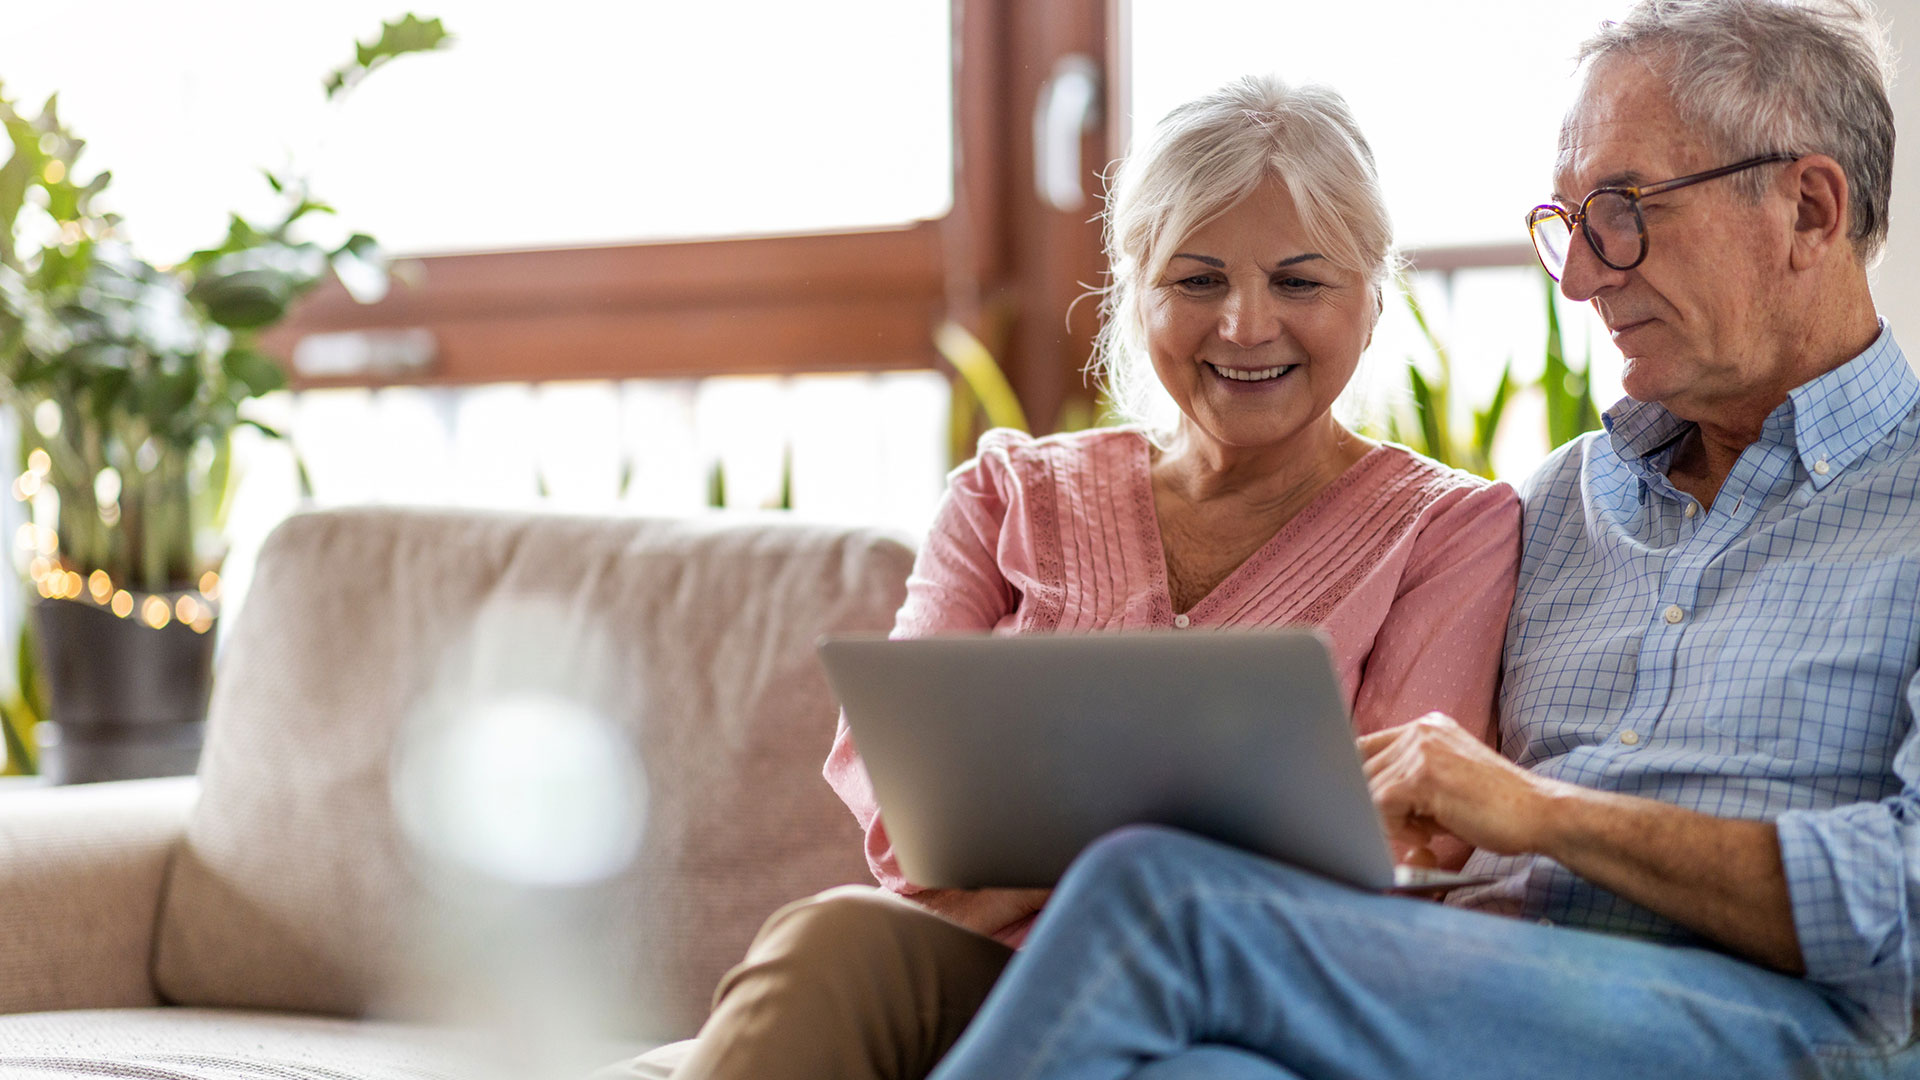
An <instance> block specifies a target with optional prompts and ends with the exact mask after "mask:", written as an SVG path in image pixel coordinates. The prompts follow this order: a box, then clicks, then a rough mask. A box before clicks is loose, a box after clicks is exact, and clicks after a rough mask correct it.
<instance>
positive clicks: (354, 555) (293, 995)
mask: <svg viewBox="0 0 1920 1080" xmlns="http://www.w3.org/2000/svg"><path fill="white" fill-rule="evenodd" d="M911 563H912V553H911V550H910V549H909V548H908V547H907V546H906V545H905V544H902V543H901V542H899V541H898V540H896V539H893V538H891V537H889V536H887V535H884V534H880V533H875V532H868V531H861V530H849V529H844V528H832V527H825V526H808V525H799V524H794V523H791V522H785V521H781V522H766V523H755V524H738V523H735V522H732V521H729V522H727V523H722V522H720V521H718V520H694V521H658V520H607V519H577V518H563V517H531V516H525V515H505V514H501V515H488V514H474V513H451V512H449V513H436V512H422V511H399V510H357V511H343V512H327V513H318V514H311V515H306V516H302V517H298V518H295V519H293V520H290V521H289V522H287V523H285V524H284V525H283V526H281V528H280V529H279V530H278V531H277V532H276V533H275V534H274V535H273V536H272V537H271V538H270V540H269V541H268V543H267V544H266V546H265V548H264V550H263V552H262V554H261V557H260V560H259V563H258V568H257V571H256V575H255V578H254V582H253V585H252V588H251V590H250V592H249V595H248V597H247V599H246V603H245V609H244V610H243V611H241V612H240V614H239V616H238V621H237V623H236V625H234V626H233V627H232V628H231V633H230V636H229V638H228V642H227V645H226V649H225V652H224V654H223V655H222V658H221V662H220V666H219V672H218V675H217V677H216V682H215V688H214V695H213V700H212V703H211V707H210V712H209V717H208V728H207V744H206V749H205V752H204V755H203V757H202V760H201V766H200V786H201V792H200V798H199V802H198V805H197V806H196V807H195V808H194V810H193V812H192V815H191V817H190V818H189V820H188V821H187V825H186V830H185V835H184V839H183V840H182V841H181V843H180V844H179V847H178V850H177V851H176V852H175V854H174V858H173V863H172V867H171V872H170V873H169V875H168V877H167V880H166V884H165V886H164V890H163V892H162V893H161V897H160V916H159V920H158V924H157V925H158V929H157V941H156V943H155V952H154V961H153V976H154V982H155V985H156V986H157V988H158V991H159V994H160V996H161V997H162V998H163V999H164V1000H166V1001H167V1002H169V1003H172V1004H176V1005H184V1006H202V1007H227V1008H240V1009H273V1010H287V1011H292V1012H300V1013H317V1014H325V1015H333V1016H345V1017H351V1016H360V1015H364V1014H368V1013H373V1014H393V1013H396V1012H397V1013H401V1014H404V1013H406V1007H405V1006H404V1005H396V998H395V995H396V994H397V993H398V992H399V988H403V987H405V986H407V985H408V984H409V983H410V982H411V981H412V979H413V975H414V973H415V972H417V969H418V966H419V964H420V962H421V952H420V943H421V940H422V937H423V935H425V932H426V931H427V930H428V929H430V928H432V927H434V926H436V925H439V923H440V922H441V921H443V910H442V909H443V908H444V906H445V901H446V897H447V893H446V891H445V890H446V884H445V880H446V879H445V878H443V877H437V876H435V875H436V873H437V871H434V870H433V869H432V866H431V864H430V860H428V859H427V857H426V856H425V855H423V853H422V849H421V847H420V845H419V844H418V843H414V842H410V841H409V838H408V835H407V834H406V833H405V831H404V830H403V829H402V828H401V826H400V823H399V821H398V819H397V817H396V810H395V796H394V788H393V783H394V764H393V763H394V758H395V750H396V746H397V745H398V744H399V742H400V741H401V740H402V738H403V733H404V732H405V731H407V730H409V725H413V724H418V723H419V722H420V720H419V717H420V716H421V715H423V710H426V709H427V704H426V703H429V702H433V701H438V702H439V704H438V705H437V706H435V708H437V709H438V712H439V713H440V714H449V713H451V714H454V715H458V714H460V713H461V711H462V710H463V709H484V708H485V707H487V706H488V704H489V703H490V702H495V701H497V700H498V699H499V698H500V697H501V696H502V695H506V694H511V693H512V692H513V691H514V689H515V685H516V684H515V683H514V678H515V677H516V676H515V665H516V663H519V664H521V666H526V665H525V658H526V656H527V655H528V654H529V652H532V653H539V652H540V651H541V650H542V649H546V650H549V651H550V653H551V656H552V658H553V662H552V663H548V664H544V665H536V666H538V667H540V671H532V670H529V671H526V672H522V674H526V675H528V677H529V678H531V679H533V680H534V681H535V682H538V681H539V679H540V678H546V679H547V680H549V685H548V688H549V689H551V684H552V682H553V680H554V679H555V677H556V676H555V670H559V672H560V677H559V679H558V681H559V683H560V684H561V685H562V686H568V685H571V686H576V687H577V688H578V689H579V692H580V695H581V696H582V699H583V700H584V702H585V703H586V704H587V705H588V706H589V707H590V708H591V709H593V710H595V711H597V712H598V713H600V714H603V715H604V716H605V717H606V718H608V719H610V720H611V721H612V722H613V725H614V729H615V730H617V732H618V733H619V735H620V737H621V738H622V739H623V740H625V741H627V742H628V743H629V744H630V745H631V746H633V747H636V748H637V750H638V754H639V760H640V762H641V764H642V767H643V769H644V776H645V785H646V792H647V802H646V807H647V812H646V817H645V825H644V832H643V833H642V835H641V839H640V846H639V850H638V854H637V856H636V857H635V858H634V859H633V860H632V861H631V862H630V863H629V864H628V865H626V866H625V868H624V869H622V870H620V871H619V872H618V873H617V874H615V875H614V876H613V877H612V878H611V879H610V880H608V881H606V882H604V883H603V884H601V885H599V886H597V888H596V890H595V892H596V895H597V896H598V897H599V900H598V901H596V902H595V903H593V904H590V905H584V906H581V907H580V908H579V911H581V912H583V913H585V914H582V915H580V916H579V918H580V920H582V921H580V922H577V923H576V924H575V925H574V926H572V927H571V928H570V929H571V930H572V931H573V932H574V933H575V934H576V936H577V938H579V939H580V940H584V941H588V942H590V943H591V945H592V948H593V950H594V951H595V953H596V954H598V955H600V956H602V957H606V958H611V959H612V960H613V961H614V963H615V965H616V966H617V967H618V968H619V969H620V970H621V971H622V972H623V973H624V976H623V977H624V978H625V979H626V980H627V986H626V987H625V990H627V991H628V992H629V993H630V998H631V1001H632V1003H633V1004H632V1007H631V1013H632V1015H631V1022H630V1025H626V1026H625V1027H624V1030H623V1031H622V1032H621V1034H623V1035H630V1036H632V1037H633V1038H636V1039H641V1038H649V1039H665V1038H673V1037H683V1036H686V1035H689V1034H691V1033H692V1032H693V1031H694V1030H696V1029H697V1027H698V1025H699V1023H700V1021H701V1020H702V1019H703V1018H704V1016H705V1015H706V1011H707V1006H708V1001H709V997H710V995H711V993H712V990H713V987H714V985H715V983H716V982H717V981H718V979H719V977H720V975H721V974H722V973H723V972H724V971H725V970H726V968H727V967H728V966H730V965H731V964H733V963H735V962H737V961H738V960H739V958H740V956H741V955H742V953H743V951H744V949H745V947H746V945H747V943H748V942H749V941H750V940H751V939H752V937H753V934H754V931H755V930H756V929H757V928H758V926H759V924H760V922H761V921H762V920H763V919H764V918H765V917H766V916H767V915H768V914H770V913H771V912H772V911H773V910H774V909H775V908H777V907H779V906H780V905H781V904H782V903H785V902H786V901H789V900H792V899H794V898H796V897H799V896H803V895H806V894H809V893H812V892H815V891H818V890H820V889H823V888H827V887H830V886H833V885H836V884H841V883H845V882H864V881H867V880H869V878H868V874H867V870H866V867H865V864H864V861H863V858H862V855H861V838H860V832H859V830H858V829H857V828H856V827H855V824H854V822H853V819H852V818H851V817H850V816H849V815H848V814H847V812H846V809H845V807H844V806H842V805H841V803H840V801H839V800H838V799H837V798H835V797H834V795H833V793H832V791H831V790H829V789H828V787H827V785H826V784H825V783H824V782H823V781H822V780H821V779H820V776H819V771H818V770H819V762H820V761H821V760H822V759H823V757H824V755H825V753H826V751H827V748H828V746H829V745H830V743H831V742H832V738H833V731H834V724H835V720H836V716H837V710H836V707H835V704H834V701H833V698H832V696H831V694H830V692H829V690H828V688H827V686H826V684H825V680H824V677H823V676H822V674H821V673H820V670H819V666H818V664H817V661H816V659H815V656H814V641H815V640H816V639H817V638H818V637H819V636H820V635H821V634H824V633H831V632H846V631H873V630H885V629H886V628H887V627H888V626H890V625H891V623H892V618H893V613H894V610H895V608H897V607H898V606H899V604H900V602H901V599H902V596H903V594H904V582H905V579H906V576H907V572H908V570H909V569H910V567H911ZM516 657H518V658H519V660H518V661H516V659H515V658H516ZM542 671H544V675H542V674H541V672H542ZM589 684H590V685H589ZM449 686H452V687H455V688H458V687H460V686H465V687H466V688H467V690H468V691H469V692H471V694H472V696H471V698H470V699H469V700H466V701H464V702H461V701H455V702H454V703H453V704H452V705H449V704H448V703H447V702H446V701H445V700H443V699H444V698H445V695H446V693H447V692H448V687H449ZM429 711H430V710H429ZM535 726H537V725H535ZM527 737H528V739H529V740H536V741H537V740H538V739H539V733H538V732H537V731H529V733H528V736H527ZM530 752H537V750H534V751H530ZM342 1074H343V1075H354V1076H358V1075H362V1074H360V1073H356V1072H353V1071H352V1070H351V1069H343V1070H342ZM182 1075H194V1074H192V1073H183V1074H182ZM272 1075H280V1074H278V1073H275V1074H272ZM288 1075H304V1074H299V1073H291V1074H288ZM366 1075H384V1074H373V1073H368V1074H366Z"/></svg>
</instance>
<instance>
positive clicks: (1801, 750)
mask: <svg viewBox="0 0 1920 1080" xmlns="http://www.w3.org/2000/svg"><path fill="white" fill-rule="evenodd" d="M1605 421H1606V431H1605V432H1604V433H1602V432H1594V433H1591V434H1588V435H1586V436H1583V437H1581V438H1579V439H1576V440H1574V441H1573V442H1571V443H1569V444H1568V445H1566V446H1564V447H1562V448H1561V449H1560V450H1558V451H1556V452H1555V453H1554V455H1553V456H1552V457H1551V458H1550V459H1549V460H1548V461H1547V463H1546V464H1545V465H1543V466H1542V467H1541V468H1540V470H1539V472H1537V473H1536V474H1535V475H1534V476H1533V478H1532V479H1531V480H1530V481H1529V482H1528V483H1527V485H1526V486H1525V487H1524V488H1523V490H1522V497H1523V499H1524V501H1525V505H1526V513H1525V524H1524V526H1523V535H1524V539H1525V549H1524V553H1523V555H1522V557H1521V563H1520V580H1519V588H1518V594H1517V595H1516V597H1515V600H1514V605H1513V616H1512V619H1511V621H1510V622H1509V624H1508V626H1507V646H1506V658H1505V669H1504V676H1503V683H1502V687H1501V696H1500V713H1501V723H1500V737H1501V744H1502V749H1503V750H1505V752H1506V753H1507V755H1508V756H1510V757H1512V758H1514V759H1515V760H1517V761H1518V762H1519V763H1520V764H1521V765H1523V766H1526V767H1527V768H1529V769H1532V770H1534V771H1535V772H1537V773H1540V774H1542V775H1545V776H1551V777H1555V778H1558V779H1561V780H1567V781H1571V782H1573V783H1577V784H1583V785H1586V786H1587V787H1592V788H1599V789H1601V790H1605V791H1613V792H1619V793H1622V794H1626V795H1638V796H1644V797H1647V798H1651V799H1659V800H1661V801H1663V802H1668V803H1673V804H1676V805H1679V806H1683V807H1687V808H1689V809H1693V810H1698V811H1701V812H1703V813H1708V814H1714V815H1718V816H1721V817H1729V818H1746V819H1752V820H1770V821H1773V822H1775V823H1776V825H1777V827H1778V829H1779V835H1780V851H1781V855H1782V857H1783V859H1784V862H1785V865H1786V873H1787V884H1788V889H1789V891H1790V894H1791V897H1792V901H1793V918H1794V925H1795V927H1796V928H1797V930H1798V931H1799V937H1800V946H1801V949H1802V951H1803V953H1804V954H1805V957H1806V965H1807V975H1808V977H1809V978H1811V979H1814V980H1816V981H1818V982H1821V983H1823V984H1825V985H1827V986H1829V987H1831V988H1832V989H1833V990H1834V991H1836V992H1837V994H1838V995H1839V997H1840V998H1841V1000H1842V1001H1845V1002H1850V1003H1852V1004H1854V1005H1857V1006H1858V1008H1859V1009H1860V1010H1861V1019H1862V1020H1863V1021H1864V1022H1865V1023H1867V1024H1868V1025H1870V1026H1872V1027H1876V1028H1879V1029H1881V1030H1882V1031H1883V1032H1884V1033H1885V1035H1886V1036H1887V1037H1889V1038H1892V1039H1896V1040H1901V1041H1904V1040H1905V1039H1907V1038H1908V1037H1909V1035H1910V1033H1911V1031H1912V1030H1913V1015H1914V1006H1915V989H1916V983H1915V965H1916V963H1920V942H1916V935H1920V737H1916V734H1915V728H1914V715H1915V711H1916V709H1917V708H1920V679H1917V678H1916V675H1915V672H1916V668H1920V379H1916V378H1915V376H1914V373H1913V371H1912V370H1911V369H1910V368H1909V367H1908V366H1907V361H1906V358H1905V357H1904V356H1903V355H1902V354H1901V351H1900V347H1899V346H1898V345H1896V344H1895V343H1894V340H1893V335H1892V333H1891V332H1890V331H1889V330H1888V329H1887V328H1886V326H1885V324H1884V323H1883V324H1882V325H1881V330H1880V336H1879V337H1878V338H1877V339H1875V341H1874V343H1873V344H1872V345H1871V346H1869V347H1868V348H1867V350H1866V351H1865V352H1863V353H1861V354H1860V355H1859V356H1857V357H1855V358H1854V359H1852V360H1850V361H1848V362H1847V363H1846V364H1844V365H1842V366H1841V367H1839V368H1837V369H1835V370H1833V371H1830V372H1828V373H1827V374H1825V375H1822V376H1820V377H1819V378H1817V379H1814V380H1813V381H1811V382H1808V383H1806V384H1805V385H1803V386H1801V387H1799V388H1797V389H1795V390H1794V391H1793V392H1792V394H1790V395H1789V397H1788V400H1787V401H1786V403H1785V404H1783V405H1781V406H1780V407H1779V408H1778V409H1776V410H1774V412H1773V414H1772V415H1771V416H1769V417H1768V418H1767V420H1766V424H1765V426H1764V427H1763V428H1762V429H1761V433H1760V439H1759V441H1758V442H1756V443H1754V444H1753V445H1752V446H1750V447H1748V448H1747V450H1746V452H1745V453H1743V454H1742V455H1741V456H1740V459H1739V461H1738V463H1737V464H1735V466H1734V468H1733V472H1732V473H1731V474H1730V475H1729V476H1728V477H1727V480H1726V483H1725V484H1724V486H1722V487H1721V489H1720V492H1719V495H1718V496H1716V498H1715V501H1714V504H1713V507H1712V510H1711V512H1708V509H1707V508H1706V507H1703V506H1700V505H1698V504H1697V503H1696V502H1695V500H1694V499H1693V498H1692V497H1691V496H1689V495H1686V494H1684V493H1682V492H1681V491H1679V490H1678V489H1676V488H1675V487H1674V486H1673V485H1672V484H1671V483H1669V482H1668V480H1667V477H1666V472H1667V467H1668V465H1669V463H1670V461H1671V459H1672V457H1673V453H1674V449H1675V447H1676V446H1677V444H1678V443H1679V440H1680V438H1681V436H1682V435H1684V434H1685V433H1686V432H1687V431H1688V429H1689V428H1690V427H1691V425H1690V424H1688V423H1687V422H1685V421H1682V420H1680V419H1678V418H1676V417H1675V416H1673V414H1671V413H1669V412H1667V411H1666V410H1665V409H1664V408H1662V407H1660V406H1659V405H1656V404H1643V403H1639V402H1635V401H1632V400H1630V399H1629V400H1625V401H1622V402H1621V403H1620V404H1619V405H1617V406H1615V407H1614V408H1613V409H1611V410H1609V411H1608V413H1607V415H1606V417H1605ZM1468 866H1469V869H1471V870H1475V871H1483V872H1491V873H1497V874H1501V875H1504V876H1503V878H1502V880H1501V881H1500V882H1499V883H1498V884H1496V885H1493V886H1488V887H1484V888H1480V889H1475V890H1470V891H1464V892H1463V893H1461V894H1459V895H1456V896H1455V897H1454V898H1452V902H1454V903H1458V904H1463V905H1465V906H1469V907H1476V908H1483V909H1489V910H1496V911H1504V912H1507V913H1509V914H1516V915H1524V916H1527V917H1531V918H1541V919H1548V920H1551V921H1553V922H1555V923H1562V924H1566V925H1571V926H1580V927H1588V928H1593V929H1599V930H1606V931H1612V932H1618V933H1626V934H1633V935H1638V936H1644V937H1652V938H1658V939H1663V940H1668V941H1676V942H1686V943H1693V944H1704V942H1703V941H1701V940H1700V939H1699V938H1697V937H1696V936H1695V935H1693V934H1691V933H1689V932H1687V931H1686V930H1684V929H1682V928H1681V927H1679V926H1677V925H1676V924H1674V923H1672V922H1670V921H1668V920H1666V919H1663V918H1661V917H1660V916H1658V915H1655V914H1653V913H1652V912H1650V911H1648V910H1646V909H1645V908H1642V907H1640V906H1639V905H1637V904H1633V903H1629V902H1628V901H1626V900H1623V899H1621V898H1620V897H1618V896H1615V895H1613V894H1612V893H1609V892H1607V891H1606V890H1604V889H1600V888H1597V887H1595V886H1593V885H1591V884H1589V883H1587V882H1586V881H1583V880H1582V879H1580V878H1578V877H1576V876H1574V875H1573V874H1572V873H1570V872H1569V871H1568V870H1567V869H1566V868H1565V867H1562V866H1560V865H1559V864H1558V863H1556V862H1554V861H1552V860H1551V859H1547V858H1543V857H1539V856H1520V857H1500V856H1492V855H1484V854H1476V855H1475V856H1474V857H1473V860H1472V861H1471V862H1470V863H1469V864H1468Z"/></svg>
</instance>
